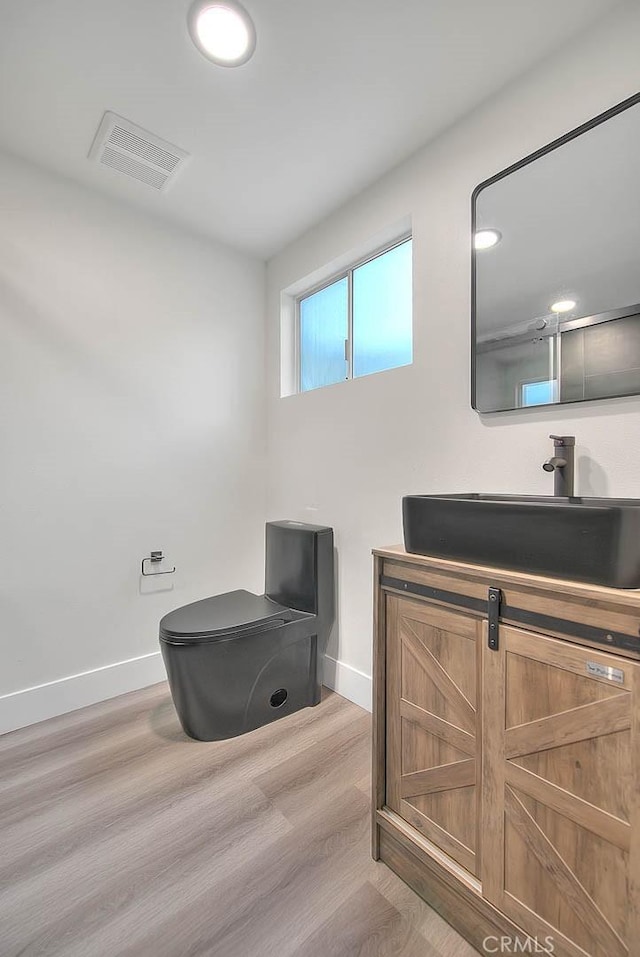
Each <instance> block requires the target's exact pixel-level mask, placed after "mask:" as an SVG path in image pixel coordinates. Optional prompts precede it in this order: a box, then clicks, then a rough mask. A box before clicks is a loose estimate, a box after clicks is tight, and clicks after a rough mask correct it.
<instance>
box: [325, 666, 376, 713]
mask: <svg viewBox="0 0 640 957" xmlns="http://www.w3.org/2000/svg"><path fill="white" fill-rule="evenodd" d="M323 684H324V685H326V687H327V688H331V690H332V691H337V692H338V694H340V695H342V697H343V698H348V699H349V701H353V703H354V704H359V705H360V707H361V708H365V709H366V710H367V711H371V692H372V681H371V677H370V676H369V675H365V674H364V672H362V671H358V669H357V668H353V667H352V666H351V665H347V664H345V662H344V661H337V660H336V659H335V658H332V657H331V656H330V655H325V656H324V678H323Z"/></svg>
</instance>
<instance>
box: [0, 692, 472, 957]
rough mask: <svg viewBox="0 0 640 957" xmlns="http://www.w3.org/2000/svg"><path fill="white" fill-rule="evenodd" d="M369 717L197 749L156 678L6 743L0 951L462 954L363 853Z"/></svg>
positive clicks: (313, 719)
mask: <svg viewBox="0 0 640 957" xmlns="http://www.w3.org/2000/svg"><path fill="white" fill-rule="evenodd" d="M369 765H370V716H369V715H368V714H367V713H366V712H364V711H363V710H362V709H360V708H358V707H357V706H356V705H354V704H351V703H350V702H349V701H346V700H345V699H344V698H341V697H339V696H338V695H337V694H332V693H330V692H327V693H326V694H325V696H324V698H323V701H322V703H321V704H320V705H318V707H316V708H308V709H306V710H304V711H301V712H298V713H297V714H295V715H291V716H289V717H287V718H283V719H281V720H279V721H276V722H274V723H273V724H270V725H268V726H266V727H264V728H260V729H259V730H258V731H253V732H251V733H250V734H247V735H244V736H243V737H240V738H234V739H232V740H230V741H223V742H213V743H203V742H196V741H192V740H190V739H189V738H187V737H186V736H185V735H184V734H183V733H182V731H181V729H180V726H179V724H178V720H177V718H176V715H175V712H174V710H173V705H172V703H171V698H170V696H169V692H168V688H167V686H166V685H165V684H161V685H155V686H154V687H152V688H147V689H145V690H143V691H137V692H134V693H132V694H129V695H123V696H122V697H121V698H115V699H113V700H111V701H107V702H103V703H101V704H98V705H94V706H92V707H90V708H85V709H83V710H82V711H76V712H74V713H72V714H69V715H64V716H62V717H59V718H54V719H52V720H50V721H46V722H43V723H42V724H39V725H35V726H33V727H31V728H25V729H23V730H21V731H16V732H13V733H12V734H8V735H5V736H4V737H2V738H0V955H1V957H41V955H42V957H44V955H46V957H201V955H202V957H205V955H212V957H214V955H215V957H272V955H273V957H275V955H277V957H357V955H363V957H365V955H366V957H474V955H476V952H475V951H474V950H473V949H472V948H471V947H470V946H469V945H468V944H467V943H465V941H464V940H463V939H462V938H461V937H459V936H458V935H457V934H456V933H455V931H453V930H452V929H451V928H450V927H449V926H448V925H447V924H446V923H445V922H444V921H443V920H442V919H441V918H440V917H439V916H438V915H437V914H436V913H435V912H434V911H433V910H431V908H430V907H428V906H427V905H426V904H425V903H423V902H422V901H421V900H420V899H419V898H418V897H417V896H416V895H415V894H414V893H413V891H411V890H410V889H409V888H408V887H407V886H406V885H405V884H403V883H402V881H401V880H400V879H399V878H397V877H396V876H395V875H394V874H393V873H392V872H391V871H390V870H389V869H388V868H387V867H385V865H384V864H380V863H376V862H374V861H373V860H372V859H371V856H370V851H369V833H370V827H369Z"/></svg>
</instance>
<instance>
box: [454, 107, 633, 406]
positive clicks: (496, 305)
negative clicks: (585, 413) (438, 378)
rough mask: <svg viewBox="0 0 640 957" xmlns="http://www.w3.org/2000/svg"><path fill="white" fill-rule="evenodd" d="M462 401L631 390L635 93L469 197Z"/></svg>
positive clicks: (528, 401) (598, 395)
mask: <svg viewBox="0 0 640 957" xmlns="http://www.w3.org/2000/svg"><path fill="white" fill-rule="evenodd" d="M473 229H474V244H473V245H474V250H473V259H474V268H473V302H472V335H473V357H472V358H473V372H474V375H473V380H472V392H473V399H472V404H473V406H474V408H476V409H477V410H478V411H479V412H496V411H504V410H509V409H517V408H523V407H527V406H536V405H548V404H552V403H559V402H578V401H584V400H588V399H602V398H607V397H612V396H622V395H635V394H640V95H638V96H636V97H633V98H632V99H631V100H628V101H625V103H624V104H620V106H618V107H616V108H614V110H611V111H608V113H607V114H604V115H603V116H602V117H598V118H597V119H596V120H594V121H592V123H591V124H585V126H584V127H581V128H580V130H578V131H574V132H573V133H571V134H568V135H567V137H564V138H562V139H561V140H559V141H556V143H553V144H551V145H550V146H549V147H546V148H545V149H543V150H540V151H539V152H538V153H536V154H533V156H532V157H528V158H527V159H526V160H524V161H523V162H522V163H520V164H516V165H515V166H514V167H511V168H510V169H508V170H506V171H504V172H503V173H500V174H498V175H497V176H495V177H492V179H490V180H488V181H487V182H486V183H483V184H481V185H480V186H479V187H478V188H477V189H476V191H475V192H474V198H473Z"/></svg>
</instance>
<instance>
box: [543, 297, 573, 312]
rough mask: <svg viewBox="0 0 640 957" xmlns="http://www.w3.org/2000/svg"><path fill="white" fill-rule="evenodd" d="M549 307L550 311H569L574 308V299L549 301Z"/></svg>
mask: <svg viewBox="0 0 640 957" xmlns="http://www.w3.org/2000/svg"><path fill="white" fill-rule="evenodd" d="M549 308H550V309H551V312H571V310H572V309H575V308H576V303H575V300H574V299H559V300H558V301H557V302H553V303H551V306H550V307H549Z"/></svg>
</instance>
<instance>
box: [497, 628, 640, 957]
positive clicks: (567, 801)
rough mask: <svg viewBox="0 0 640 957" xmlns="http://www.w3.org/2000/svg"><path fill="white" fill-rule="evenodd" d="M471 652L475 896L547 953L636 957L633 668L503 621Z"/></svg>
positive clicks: (639, 745) (639, 737)
mask: <svg viewBox="0 0 640 957" xmlns="http://www.w3.org/2000/svg"><path fill="white" fill-rule="evenodd" d="M485 635H486V625H485ZM482 649H483V650H482V656H483V683H484V688H483V733H482V743H483V812H482V817H483V830H484V833H485V834H487V835H491V845H492V846H491V850H489V846H488V845H487V846H486V847H485V853H484V856H483V864H482V886H483V894H484V895H485V897H487V898H488V899H489V900H490V901H491V902H492V903H493V904H495V905H496V906H497V907H498V908H499V909H500V910H501V911H503V912H504V913H505V914H506V915H507V916H508V917H510V918H511V919H512V920H514V921H515V922H516V923H517V924H519V925H520V926H521V927H523V929H524V930H525V931H526V932H527V933H528V934H529V935H530V936H532V937H533V936H536V937H537V938H538V939H544V938H546V937H550V938H552V939H553V943H554V953H555V954H562V955H571V957H574V955H575V957H584V954H585V953H586V954H589V955H590V957H626V955H637V954H640V925H639V923H638V904H639V900H638V896H639V893H640V888H639V886H638V873H639V872H638V867H639V860H638V857H639V851H640V844H639V840H640V816H639V813H638V811H639V807H638V788H639V786H640V780H639V776H638V763H639V759H640V755H639V749H640V726H639V721H638V715H639V707H638V695H639V693H640V682H639V675H640V666H639V665H638V664H637V663H636V662H633V661H629V660H626V659H621V658H618V657H617V656H613V655H608V654H603V653H600V652H598V651H595V650H591V649H588V648H582V647H578V646H576V645H572V644H569V643H567V642H563V641H558V640H556V639H554V638H547V637H544V636H542V635H536V634H532V633H529V632H525V631H521V630H519V629H516V628H508V627H505V626H502V627H501V629H500V648H499V650H498V651H497V652H494V651H490V650H489V649H488V647H487V644H486V638H484V639H483V642H482Z"/></svg>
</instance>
